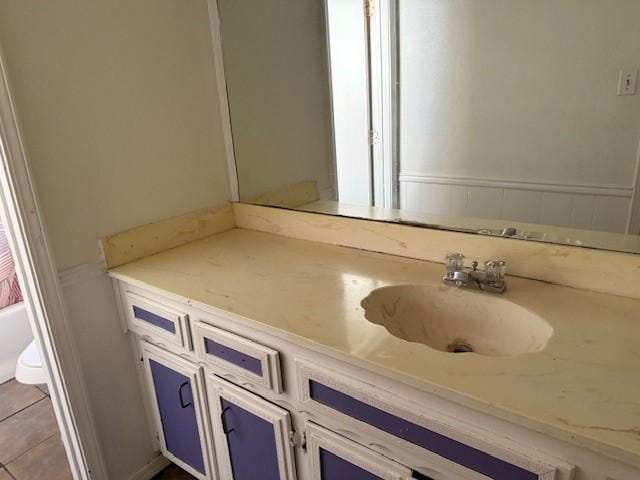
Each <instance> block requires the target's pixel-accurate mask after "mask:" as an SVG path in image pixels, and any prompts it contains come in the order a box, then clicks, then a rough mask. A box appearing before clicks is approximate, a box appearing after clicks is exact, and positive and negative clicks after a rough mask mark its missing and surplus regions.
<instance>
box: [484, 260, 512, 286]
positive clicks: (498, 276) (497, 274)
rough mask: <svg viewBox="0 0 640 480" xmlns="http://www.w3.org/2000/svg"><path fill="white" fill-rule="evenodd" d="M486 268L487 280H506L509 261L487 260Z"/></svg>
mask: <svg viewBox="0 0 640 480" xmlns="http://www.w3.org/2000/svg"><path fill="white" fill-rule="evenodd" d="M484 269H485V273H486V278H487V281H489V282H504V276H505V274H506V273H507V262H505V261H504V260H487V261H486V262H484Z"/></svg>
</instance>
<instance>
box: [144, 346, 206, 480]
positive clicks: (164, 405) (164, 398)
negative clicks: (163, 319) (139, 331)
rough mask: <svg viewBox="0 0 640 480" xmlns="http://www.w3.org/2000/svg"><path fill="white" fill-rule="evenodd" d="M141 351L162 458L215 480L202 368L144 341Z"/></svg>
mask: <svg viewBox="0 0 640 480" xmlns="http://www.w3.org/2000/svg"><path fill="white" fill-rule="evenodd" d="M140 352H141V354H142V359H143V361H144V374H145V383H146V387H147V388H146V390H147V393H148V399H149V404H150V410H151V413H152V415H153V420H154V427H155V432H156V434H157V438H158V442H159V444H160V449H161V450H162V453H163V455H164V456H165V457H167V458H168V459H169V460H171V461H172V462H174V463H176V464H178V465H179V466H180V467H182V468H183V469H185V470H187V471H188V472H189V473H190V474H191V475H193V476H195V477H196V478H198V479H199V480H215V479H216V478H217V474H216V471H215V467H214V465H215V463H214V459H213V448H212V434H211V427H210V421H209V413H208V410H207V404H206V399H205V393H204V375H203V372H202V368H200V367H198V366H197V365H194V364H193V363H191V362H189V361H187V360H185V359H183V358H180V357H178V356H176V355H174V354H172V353H169V352H167V351H166V350H163V349H161V348H159V347H157V346H155V345H152V344H149V343H147V342H144V341H142V342H140Z"/></svg>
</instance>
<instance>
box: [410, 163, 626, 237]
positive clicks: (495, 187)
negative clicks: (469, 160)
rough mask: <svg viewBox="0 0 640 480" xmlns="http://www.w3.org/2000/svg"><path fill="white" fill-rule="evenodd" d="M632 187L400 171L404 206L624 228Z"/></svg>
mask: <svg viewBox="0 0 640 480" xmlns="http://www.w3.org/2000/svg"><path fill="white" fill-rule="evenodd" d="M632 195H633V189H632V188H619V187H599V186H598V187H590V186H581V185H580V186H575V185H547V184H540V183H525V182H505V181H502V180H477V179H465V178H458V177H450V178H449V177H427V176H419V175H414V174H411V175H405V174H402V175H400V208H402V209H403V210H409V211H413V212H419V213H427V214H433V215H452V216H463V217H475V218H487V219H504V220H512V221H514V222H524V223H539V224H544V225H555V226H559V227H568V228H580V229H591V230H600V231H606V232H615V233H625V232H626V228H627V222H628V219H629V210H630V208H631V198H632Z"/></svg>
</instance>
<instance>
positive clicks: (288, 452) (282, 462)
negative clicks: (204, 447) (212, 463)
mask: <svg viewBox="0 0 640 480" xmlns="http://www.w3.org/2000/svg"><path fill="white" fill-rule="evenodd" d="M207 392H208V394H209V409H210V412H211V421H212V424H213V433H214V437H215V446H216V458H217V459H218V469H219V472H220V478H221V479H224V480H231V479H233V469H232V468H231V458H230V456H229V445H228V443H227V436H226V435H225V433H224V426H223V424H222V404H221V403H222V402H221V400H222V399H225V400H228V401H230V402H231V403H233V404H234V405H237V406H238V407H240V408H242V409H244V410H246V411H248V412H250V413H252V414H254V415H256V416H258V417H260V418H262V419H264V420H266V421H267V422H269V423H270V424H272V425H273V433H274V436H275V443H276V451H277V455H278V471H279V474H280V480H296V469H295V460H294V454H293V446H292V444H291V435H292V430H291V417H290V414H289V412H288V411H286V410H284V409H282V408H280V407H278V406H276V405H273V404H272V403H269V402H267V401H266V400H264V399H263V398H261V397H259V396H257V395H255V394H253V393H251V392H248V391H246V390H244V389H242V388H240V387H236V386H235V385H233V384H231V383H229V382H227V381H226V380H223V379H221V378H218V377H216V376H215V375H211V374H209V375H207ZM256 480H257V479H256Z"/></svg>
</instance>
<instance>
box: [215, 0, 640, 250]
mask: <svg viewBox="0 0 640 480" xmlns="http://www.w3.org/2000/svg"><path fill="white" fill-rule="evenodd" d="M218 7H219V12H220V18H221V36H222V49H223V57H224V70H225V76H226V81H227V92H228V100H229V111H230V116H231V126H232V133H233V142H234V150H235V159H236V166H237V174H238V183H239V192H240V200H241V201H243V202H250V203H259V204H266V205H274V206H281V207H287V208H295V209H300V210H307V211H314V212H321V213H327V214H334V215H346V216H352V217H360V218H373V219H378V220H387V221H396V222H406V223H410V224H416V225H421V226H425V227H433V228H444V229H449V230H459V231H465V232H469V233H479V234H487V235H499V236H507V237H512V238H518V239H527V240H534V241H545V242H554V243H562V244H572V245H583V246H587V247H593V248H603V249H611V250H620V251H630V252H640V236H639V234H640V198H639V196H640V192H639V191H638V190H639V185H638V175H639V169H638V163H639V159H640V155H639V146H640V95H638V86H637V83H638V69H639V68H640V53H639V52H640V50H638V45H640V25H639V24H638V22H637V19H638V18H640V2H638V1H637V0H565V1H562V2H558V1H557V0H374V1H373V2H367V1H363V0H277V1H273V2H255V1H252V0H218Z"/></svg>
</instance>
